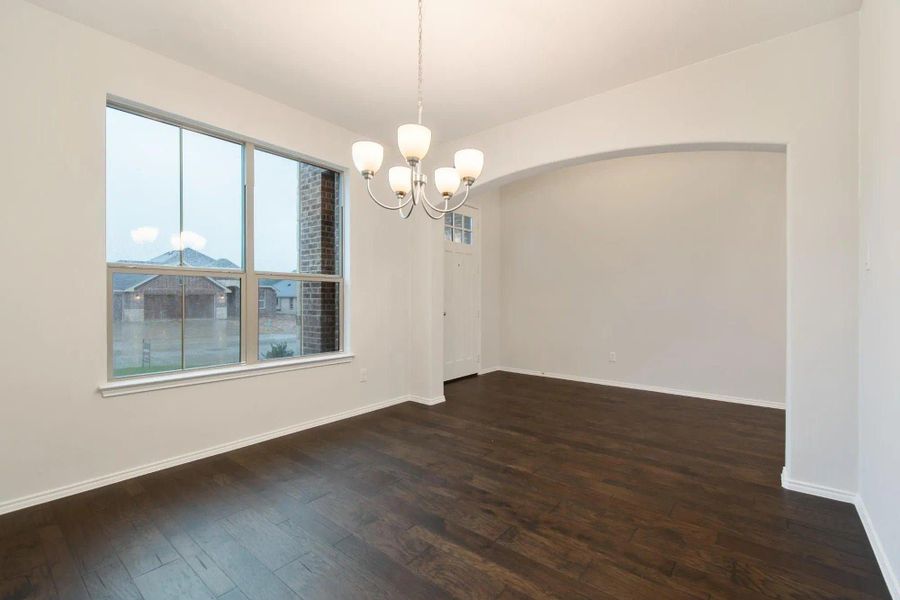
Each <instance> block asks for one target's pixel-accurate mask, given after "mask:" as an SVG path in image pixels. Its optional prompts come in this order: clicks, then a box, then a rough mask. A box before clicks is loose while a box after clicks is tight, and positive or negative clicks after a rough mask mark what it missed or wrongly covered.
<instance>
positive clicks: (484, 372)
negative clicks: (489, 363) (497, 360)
mask: <svg viewBox="0 0 900 600" xmlns="http://www.w3.org/2000/svg"><path fill="white" fill-rule="evenodd" d="M502 370H503V367H487V368H485V369H479V370H478V374H479V375H487V374H488V373H493V372H494V371H502Z"/></svg>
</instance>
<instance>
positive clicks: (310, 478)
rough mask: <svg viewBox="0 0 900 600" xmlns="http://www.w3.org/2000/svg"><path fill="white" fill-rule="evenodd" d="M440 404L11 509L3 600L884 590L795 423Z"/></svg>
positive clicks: (566, 396)
mask: <svg viewBox="0 0 900 600" xmlns="http://www.w3.org/2000/svg"><path fill="white" fill-rule="evenodd" d="M446 396H447V402H446V403H445V404H443V405H440V406H435V407H425V406H420V405H416V404H404V405H400V406H395V407H392V408H389V409H385V410H381V411H378V412H376V413H370V414H368V415H364V416H361V417H357V418H354V419H350V420H346V421H342V422H339V423H335V424H332V425H328V426H325V427H320V428H317V429H313V430H310V431H306V432H303V433H299V434H295V435H291V436H287V437H283V438H279V439H277V440H273V441H271V442H267V443H264V444H260V445H257V446H253V447H249V448H245V449H242V450H239V451H235V452H231V453H228V454H223V455H220V456H216V457H213V458H210V459H207V460H203V461H199V462H195V463H191V464H188V465H184V466H181V467H178V468H174V469H170V470H167V471H163V472H159V473H155V474H152V475H148V476H145V477H141V478H139V479H134V480H131V481H127V482H123V483H121V484H117V485H113V486H109V487H106V488H103V489H99V490H94V491H91V492H87V493H84V494H80V495H77V496H73V497H70V498H65V499H62V500H58V501H56V502H53V503H50V504H45V505H42V506H39V507H34V508H32V509H28V510H24V511H20V512H17V513H13V514H9V515H5V516H2V517H0V598H2V599H5V600H9V599H14V598H15V599H23V598H63V599H66V600H68V599H72V600H77V599H81V598H93V599H95V600H100V599H107V598H127V599H138V598H144V599H146V600H157V599H163V598H166V599H168V598H172V599H180V598H222V599H226V600H238V599H245V598H252V599H260V600H274V599H280V598H297V597H301V598H370V597H371V598H423V599H436V598H503V599H513V598H551V597H552V598H566V599H583V598H600V599H612V598H617V599H618V598H627V599H638V600H642V599H654V600H656V599H682V598H684V599H688V598H729V599H731V598H736V599H763V598H768V599H771V598H860V599H862V598H888V597H889V596H888V593H887V590H886V587H885V584H884V582H883V580H882V578H881V575H880V574H879V571H878V567H877V565H876V562H875V558H874V557H873V554H872V551H871V549H870V547H869V544H868V542H867V540H866V536H865V533H864V532H863V529H862V526H861V524H860V521H859V518H858V517H857V515H856V512H855V510H854V508H853V507H852V506H850V505H848V504H841V503H838V502H832V501H828V500H823V499H820V498H815V497H812V496H806V495H803V494H796V493H792V492H788V491H785V490H783V489H781V487H780V486H779V474H780V471H781V466H782V463H783V456H784V413H783V412H781V411H777V410H772V409H765V408H755V407H748V406H740V405H736V404H726V403H720V402H713V401H706V400H694V399H688V398H679V397H674V396H665V395H661V394H649V393H644V392H636V391H629V390H622V389H615V388H606V387H600V386H594V385H588V384H578V383H570V382H564V381H556V380H552V379H541V378H536V377H528V376H523V375H512V374H506V373H494V374H491V375H487V376H482V377H477V378H471V379H464V380H460V381H457V382H455V383H452V384H450V385H448V386H447V389H446ZM301 400H302V398H300V397H298V401H301ZM8 459H9V457H7V460H8Z"/></svg>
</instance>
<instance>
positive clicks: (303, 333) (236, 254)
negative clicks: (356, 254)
mask: <svg viewBox="0 0 900 600" xmlns="http://www.w3.org/2000/svg"><path fill="white" fill-rule="evenodd" d="M106 123H107V150H106V152H107V157H106V161H107V235H106V240H107V244H106V245H107V270H108V281H109V320H110V327H109V331H110V349H109V376H110V378H111V379H112V378H123V377H131V376H139V375H149V374H158V373H164V372H172V371H181V370H187V369H197V368H203V367H216V366H225V365H235V364H241V363H255V362H258V361H271V360H278V359H281V360H289V359H291V358H292V357H303V356H310V355H316V354H328V353H335V352H339V351H341V349H342V346H343V340H342V327H341V321H342V314H343V311H342V306H343V298H342V292H343V278H342V273H341V267H342V259H343V253H342V248H343V240H342V203H341V194H340V183H341V178H340V174H339V173H338V172H336V171H334V170H331V169H328V168H325V167H321V166H317V165H313V164H310V163H308V162H305V161H303V160H300V159H299V158H297V157H292V156H289V155H288V153H279V152H277V151H274V150H271V149H269V148H261V147H258V145H257V144H254V143H252V142H250V141H248V140H241V139H238V138H233V137H230V136H222V135H218V134H216V133H213V132H206V131H202V128H197V127H187V126H184V125H181V124H178V123H175V122H167V121H166V120H165V119H160V118H157V117H155V116H147V115H143V114H139V113H137V112H134V111H132V110H130V109H126V108H121V107H118V106H112V105H110V106H108V107H107V119H106Z"/></svg>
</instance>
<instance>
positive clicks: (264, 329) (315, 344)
mask: <svg viewBox="0 0 900 600" xmlns="http://www.w3.org/2000/svg"><path fill="white" fill-rule="evenodd" d="M339 289H340V288H339V284H338V283H337V282H331V281H321V282H320V281H295V280H291V279H261V280H260V282H259V294H260V297H261V298H262V297H263V296H265V298H266V300H265V304H263V303H262V302H260V305H259V306H260V308H259V358H260V360H267V359H278V358H289V357H291V356H305V355H309V354H321V353H323V352H337V351H338V350H339V349H340V322H339V321H340V296H339Z"/></svg>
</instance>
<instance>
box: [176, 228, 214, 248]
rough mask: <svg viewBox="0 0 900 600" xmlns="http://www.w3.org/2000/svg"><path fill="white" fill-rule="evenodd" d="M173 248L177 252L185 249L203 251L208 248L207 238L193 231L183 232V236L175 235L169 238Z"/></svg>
mask: <svg viewBox="0 0 900 600" xmlns="http://www.w3.org/2000/svg"><path fill="white" fill-rule="evenodd" d="M169 241H170V242H171V243H172V248H174V249H175V250H184V249H185V248H193V249H194V250H203V248H205V247H206V238H205V237H203V236H202V235H200V234H199V233H196V232H193V231H182V232H181V236H179V235H178V234H177V233H173V234H172V237H170V238H169Z"/></svg>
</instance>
